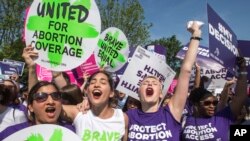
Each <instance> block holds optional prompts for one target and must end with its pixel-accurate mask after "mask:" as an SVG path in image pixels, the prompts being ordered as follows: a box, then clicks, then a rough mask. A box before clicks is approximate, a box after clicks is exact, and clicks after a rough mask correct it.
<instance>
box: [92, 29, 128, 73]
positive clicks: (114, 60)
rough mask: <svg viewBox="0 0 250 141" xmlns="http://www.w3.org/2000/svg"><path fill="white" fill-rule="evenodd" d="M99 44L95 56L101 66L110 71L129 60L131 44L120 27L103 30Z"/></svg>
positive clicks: (115, 69) (117, 68)
mask: <svg viewBox="0 0 250 141" xmlns="http://www.w3.org/2000/svg"><path fill="white" fill-rule="evenodd" d="M97 46H98V47H97V48H96V50H95V58H96V61H97V64H98V66H99V67H104V68H105V70H107V71H109V72H115V71H117V70H119V69H120V68H121V67H122V66H123V65H124V64H125V63H126V62H127V58H128V54H129V44H128V40H127V38H126V36H125V34H124V33H123V32H122V31H121V30H120V29H118V28H116V27H110V28H108V29H106V30H105V31H103V32H102V33H101V36H100V39H99V41H98V44H97Z"/></svg>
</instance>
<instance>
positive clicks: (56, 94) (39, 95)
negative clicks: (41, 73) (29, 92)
mask: <svg viewBox="0 0 250 141" xmlns="http://www.w3.org/2000/svg"><path fill="white" fill-rule="evenodd" d="M49 96H51V98H52V99H53V100H55V101H58V100H61V93H60V92H53V93H50V94H48V93H44V92H39V93H36V94H34V95H33V99H34V100H36V101H37V102H44V101H46V100H47V99H48V97H49Z"/></svg>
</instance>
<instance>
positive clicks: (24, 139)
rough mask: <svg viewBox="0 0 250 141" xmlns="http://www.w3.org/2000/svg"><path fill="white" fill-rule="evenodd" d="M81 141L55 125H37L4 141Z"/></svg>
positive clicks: (69, 131) (70, 132) (72, 133)
mask: <svg viewBox="0 0 250 141" xmlns="http://www.w3.org/2000/svg"><path fill="white" fill-rule="evenodd" d="M15 140H19V141H81V139H80V137H78V136H77V135H76V134H75V133H74V132H72V131H71V130H69V129H68V128H65V127H63V126H59V125H55V124H39V125H34V126H30V127H28V128H24V129H22V130H19V131H18V132H15V133H14V134H12V135H10V136H8V137H7V138H5V139H4V141H15Z"/></svg>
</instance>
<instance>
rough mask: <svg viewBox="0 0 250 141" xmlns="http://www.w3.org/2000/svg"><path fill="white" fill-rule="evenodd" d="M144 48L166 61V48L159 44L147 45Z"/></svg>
mask: <svg viewBox="0 0 250 141" xmlns="http://www.w3.org/2000/svg"><path fill="white" fill-rule="evenodd" d="M146 49H147V50H148V51H150V52H153V53H154V54H155V55H156V56H159V57H160V58H161V59H162V60H165V61H166V55H167V48H166V47H164V46H161V45H147V46H146Z"/></svg>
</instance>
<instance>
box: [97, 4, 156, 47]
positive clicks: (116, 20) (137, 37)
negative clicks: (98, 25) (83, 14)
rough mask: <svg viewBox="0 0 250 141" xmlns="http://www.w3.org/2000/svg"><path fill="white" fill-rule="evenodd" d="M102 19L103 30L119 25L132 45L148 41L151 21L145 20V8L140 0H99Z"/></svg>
mask: <svg viewBox="0 0 250 141" xmlns="http://www.w3.org/2000/svg"><path fill="white" fill-rule="evenodd" d="M97 5H98V7H99V10H100V14H101V20H102V31H103V30H105V29H107V28H109V27H117V28H119V29H121V30H122V31H123V32H124V34H125V35H126V37H127V39H128V42H129V45H130V46H137V45H142V44H146V43H148V40H149V38H150V35H149V28H150V27H151V26H152V24H151V23H145V22H144V19H145V17H144V10H143V8H142V7H141V5H140V3H139V1H138V0H122V1H118V0H107V1H103V0H102V1H101V0H98V1H97Z"/></svg>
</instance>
